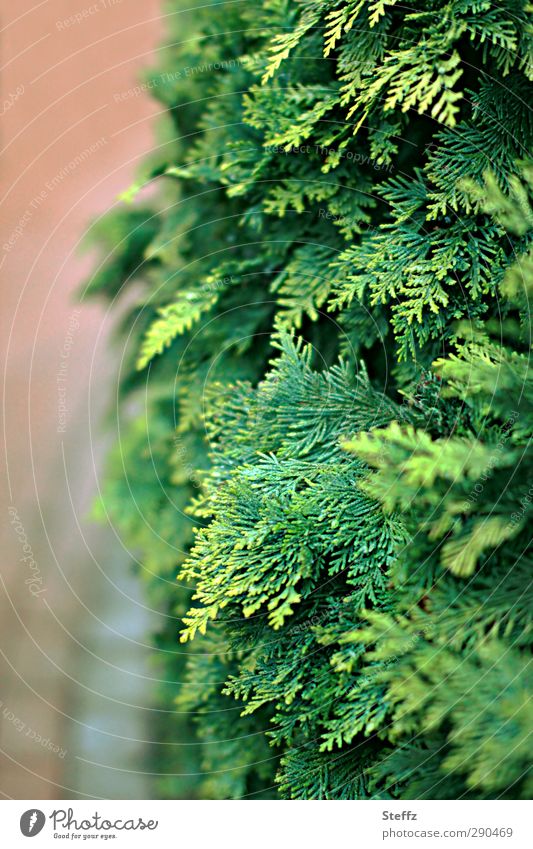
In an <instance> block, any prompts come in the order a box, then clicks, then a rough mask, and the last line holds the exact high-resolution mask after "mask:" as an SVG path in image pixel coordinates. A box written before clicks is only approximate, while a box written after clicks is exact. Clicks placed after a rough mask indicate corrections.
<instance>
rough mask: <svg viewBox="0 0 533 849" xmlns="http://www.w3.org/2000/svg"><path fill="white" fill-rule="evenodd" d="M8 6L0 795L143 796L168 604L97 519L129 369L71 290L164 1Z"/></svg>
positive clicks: (137, 108) (135, 145)
mask: <svg viewBox="0 0 533 849" xmlns="http://www.w3.org/2000/svg"><path fill="white" fill-rule="evenodd" d="M0 7H1V16H2V18H1V63H0V64H1V67H2V71H1V87H2V96H1V104H0V113H1V116H2V138H1V147H2V163H1V169H2V188H1V198H2V199H1V205H0V209H1V237H0V268H1V275H2V288H1V293H2V294H1V298H2V303H1V310H0V321H1V324H2V334H1V336H2V354H3V358H2V362H3V365H4V369H3V385H2V393H3V394H2V403H3V410H2V417H3V418H2V420H3V434H2V459H3V464H4V468H5V474H4V476H3V479H4V486H3V490H2V506H1V510H2V517H3V521H2V523H1V524H2V546H1V558H2V567H1V583H0V793H1V794H2V797H4V798H15V799H23V798H26V799H28V798H37V799H53V798H90V797H93V796H94V797H100V798H144V797H149V796H150V795H151V793H152V792H153V777H152V776H150V775H149V774H146V773H147V772H149V769H148V768H147V767H146V757H147V751H148V747H149V743H148V742H147V741H149V740H150V739H151V734H150V725H151V722H150V717H151V712H152V710H153V705H152V704H151V702H150V698H151V694H152V692H153V686H152V680H151V679H152V678H153V676H154V672H153V670H151V668H150V644H149V643H150V637H149V634H150V630H151V629H152V627H153V625H154V624H156V625H157V616H158V615H157V613H155V612H153V611H150V610H148V609H147V608H146V606H145V604H144V603H143V600H142V597H141V593H140V589H139V586H138V582H137V580H136V579H135V577H134V576H133V575H132V572H131V567H130V562H131V558H130V557H129V556H128V553H127V552H125V551H124V550H123V548H122V546H121V544H120V541H119V540H118V538H117V537H116V536H115V535H114V533H113V530H112V529H111V528H99V527H94V526H93V525H92V524H91V523H90V522H89V521H88V519H87V513H88V510H89V507H90V503H91V500H92V498H93V496H94V493H95V491H96V488H97V481H98V477H99V475H100V473H101V465H102V455H103V453H104V451H105V447H106V446H105V440H104V438H103V436H102V433H103V427H102V419H103V415H104V413H105V411H106V410H107V409H108V408H109V406H110V404H112V400H113V392H114V388H115V387H114V381H115V372H116V367H117V365H116V362H115V360H116V358H114V357H113V356H112V355H110V352H109V348H108V346H107V342H108V335H109V327H108V320H107V317H106V315H105V314H104V309H103V307H102V308H99V307H98V306H97V305H92V306H83V308H80V307H79V305H78V304H77V303H76V292H77V290H78V288H79V286H80V283H81V282H82V281H83V279H84V278H85V277H86V276H87V275H88V274H89V272H90V269H91V261H92V260H91V257H90V256H84V257H81V256H80V255H79V253H78V247H79V241H80V238H81V237H82V235H83V233H84V231H85V229H86V228H87V226H88V224H89V222H90V221H91V220H92V219H94V218H95V217H96V216H99V215H101V214H102V213H103V212H105V211H106V210H107V209H109V207H110V206H111V205H112V204H113V203H114V202H115V201H116V198H117V195H118V194H119V193H120V192H121V191H122V190H124V189H125V188H126V187H127V186H128V185H129V184H130V183H131V182H132V181H133V179H134V176H135V173H136V168H137V165H138V162H139V160H140V159H141V158H142V157H143V156H144V154H145V153H146V152H147V151H148V150H150V149H151V147H152V145H153V144H154V140H153V118H154V116H155V114H156V113H157V112H158V110H159V107H158V106H157V105H156V104H155V103H153V102H152V101H151V100H150V99H149V97H148V95H146V94H143V93H142V92H141V93H136V92H133V93H132V89H133V87H134V86H135V85H136V84H137V82H138V79H139V76H140V73H141V71H142V69H143V68H145V67H146V66H149V65H150V64H152V62H153V61H154V51H155V50H156V49H157V45H158V44H159V41H160V38H161V34H162V31H163V27H164V18H163V16H162V13H161V10H160V3H159V2H158V0H142V2H139V0H95V2H86V0H45V2H39V0H17V2H13V0H2V2H1V3H0Z"/></svg>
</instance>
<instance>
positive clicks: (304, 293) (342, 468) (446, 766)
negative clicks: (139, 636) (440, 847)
mask: <svg viewBox="0 0 533 849" xmlns="http://www.w3.org/2000/svg"><path fill="white" fill-rule="evenodd" d="M181 5H182V4H181V3H172V4H171V5H170V6H169V7H168V9H167V12H168V13H169V14H168V17H167V18H166V20H168V21H169V26H170V27H171V32H170V33H169V38H168V43H167V46H166V47H165V48H164V49H162V50H161V52H160V62H159V67H158V68H157V69H155V70H154V71H153V72H152V73H151V75H150V77H149V78H148V79H147V80H146V81H145V87H146V88H149V89H150V91H151V92H152V94H153V96H154V97H156V98H157V99H158V100H159V101H160V103H161V104H163V106H164V107H165V108H166V110H168V114H167V121H166V123H165V126H164V129H163V130H162V133H161V136H160V143H159V145H158V147H157V150H156V151H155V152H154V154H153V155H152V157H151V159H150V162H149V163H147V165H146V168H145V170H144V172H143V174H142V175H141V178H140V180H139V185H138V186H137V187H134V189H133V190H131V191H130V192H129V194H128V196H127V198H126V200H127V202H126V203H125V204H124V205H122V206H121V207H120V208H119V209H118V210H117V211H115V212H113V213H111V214H110V215H109V216H108V217H107V218H106V219H105V220H104V222H103V224H101V225H99V226H98V227H96V228H95V231H94V238H95V239H96V241H97V242H98V244H99V245H100V246H101V251H102V262H101V264H100V265H99V266H98V269H97V270H96V271H95V274H94V275H93V277H92V279H91V281H90V283H89V286H88V290H89V292H90V293H93V294H95V293H103V294H105V295H107V296H108V297H109V298H111V299H115V297H117V296H119V295H120V296H122V294H123V292H124V291H129V290H132V291H134V292H135V293H136V294H135V295H133V294H130V295H129V296H127V298H126V300H125V304H129V306H124V307H123V308H122V310H123V314H122V318H121V322H120V328H119V329H120V332H121V334H122V339H123V340H124V341H126V340H127V345H126V349H125V350H126V353H125V359H124V360H123V362H122V369H121V392H122V398H123V403H122V407H121V412H120V420H119V421H118V427H117V447H116V449H115V452H114V454H113V456H112V457H111V458H110V461H109V469H108V476H107V485H106V488H105V491H104V494H103V496H102V499H101V501H100V505H99V508H98V509H99V511H100V513H101V514H102V515H103V516H107V517H108V518H110V520H111V521H112V522H113V523H114V524H115V526H116V527H117V528H118V529H119V530H120V533H121V534H122V536H123V539H124V540H125V542H126V543H127V545H128V546H129V547H130V549H131V550H132V552H135V553H139V559H140V562H141V568H140V570H139V571H140V574H142V575H143V576H144V580H145V582H146V585H147V592H148V593H149V598H150V599H151V600H152V602H153V603H154V604H155V605H156V606H157V607H158V609H159V610H160V611H161V615H162V618H163V619H164V621H165V623H166V625H165V626H164V627H162V628H161V631H160V633H159V635H158V636H157V646H158V649H159V651H158V652H156V655H157V657H158V658H159V659H161V658H163V659H164V666H163V668H161V667H160V668H159V669H158V671H157V674H155V675H154V678H156V679H157V680H158V681H164V682H165V683H163V684H159V685H158V687H159V697H158V698H159V699H160V702H159V705H160V709H159V712H158V713H156V715H157V716H158V717H159V719H158V720H157V723H155V725H156V726H157V727H154V734H159V735H160V738H159V739H160V741H161V743H162V745H160V746H159V747H157V753H158V759H157V765H158V770H156V771H159V772H160V773H162V774H164V775H166V778H163V779H162V784H161V793H162V794H164V795H170V796H172V795H176V796H177V795H203V796H207V797H211V798H227V797H233V798H240V797H247V796H250V797H253V796H269V795H270V796H276V795H281V796H282V797H286V798H292V799H314V798H324V799H346V798H348V799H353V798H357V799H360V798H368V797H374V798H382V799H388V798H500V797H524V796H528V795H530V794H531V791H532V789H533V788H532V784H531V778H530V776H529V775H528V766H529V760H530V745H529V743H528V733H529V731H530V729H531V723H532V718H533V717H532V712H531V708H530V706H528V704H529V705H530V704H531V702H530V699H531V680H532V679H531V675H530V674H529V672H530V669H528V665H529V663H530V658H531V654H530V652H531V613H532V605H531V581H530V566H531V557H530V552H529V548H528V543H529V540H530V528H531V514H532V504H533V477H532V475H531V447H530V441H529V440H530V436H531V421H532V419H531V408H532V402H533V392H532V382H531V368H530V365H529V352H530V343H531V324H530V312H529V298H530V297H531V294H532V280H533V277H532V265H533V263H532V257H531V252H530V240H531V227H532V224H533V213H532V209H531V206H530V201H531V192H532V188H533V168H532V165H531V162H530V161H529V160H528V152H529V151H530V150H531V138H532V120H531V113H530V109H529V107H528V103H529V97H530V94H531V83H530V80H531V73H530V71H531V65H530V59H531V57H530V47H531V40H530V32H531V27H530V20H529V19H528V11H527V3H525V2H522V0H503V2H499V3H491V2H485V0H446V2H444V0H412V2H411V3H410V4H408V5H407V6H406V5H403V4H398V3H396V2H395V0H373V1H372V2H366V1H365V0H350V2H344V0H323V1H322V2H317V0H300V2H286V0H258V2H237V0H235V2H221V3H214V4H211V5H207V6H206V5H205V4H202V5H199V6H198V8H197V9H195V10H193V11H189V12H182V11H181V8H180V7H181ZM183 5H184V6H185V5H187V6H190V3H187V4H183ZM145 183H149V184H150V185H151V192H150V194H149V198H150V201H149V203H147V202H146V201H145V200H143V197H144V195H143V193H142V192H141V193H140V194H136V190H137V189H140V188H142V186H143V185H144V184H145ZM139 293H140V294H139ZM132 303H133V304H134V306H133V307H132V306H131V304H132ZM117 350H120V349H117ZM121 355H122V352H121ZM178 640H180V642H178ZM192 735H194V736H192ZM185 774H188V777H180V776H185ZM192 774H194V777H191V775H192Z"/></svg>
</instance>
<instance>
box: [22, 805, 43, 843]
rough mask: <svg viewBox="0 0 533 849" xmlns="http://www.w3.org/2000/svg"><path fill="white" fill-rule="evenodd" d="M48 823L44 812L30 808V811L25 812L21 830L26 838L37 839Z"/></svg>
mask: <svg viewBox="0 0 533 849" xmlns="http://www.w3.org/2000/svg"><path fill="white" fill-rule="evenodd" d="M45 822H46V817H45V815H44V814H43V812H42V811H39V810H38V809H37V808H30V810H29V811H24V813H23V814H22V816H21V818H20V830H21V832H22V833H23V835H24V837H35V835H36V834H39V832H40V831H42V828H43V826H44V824H45Z"/></svg>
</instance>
